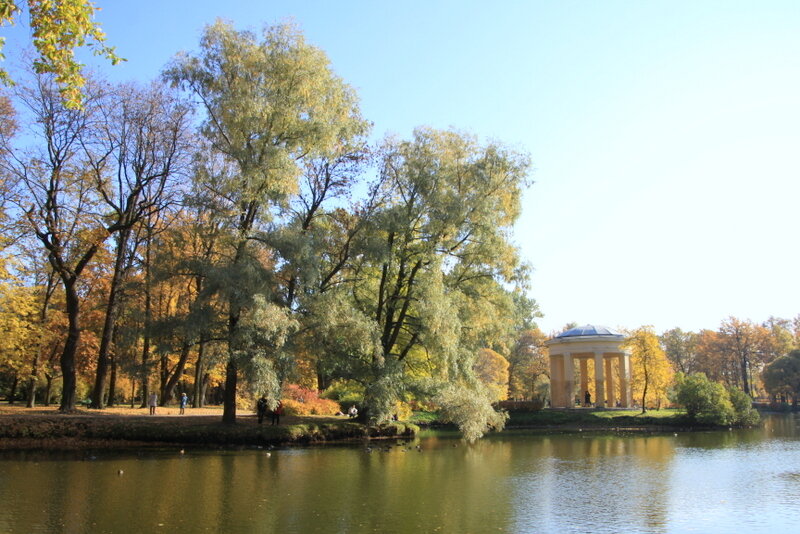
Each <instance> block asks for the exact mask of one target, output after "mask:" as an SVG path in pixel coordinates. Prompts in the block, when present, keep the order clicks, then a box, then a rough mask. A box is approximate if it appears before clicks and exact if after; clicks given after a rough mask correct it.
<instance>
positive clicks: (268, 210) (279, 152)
mask: <svg viewBox="0 0 800 534" xmlns="http://www.w3.org/2000/svg"><path fill="white" fill-rule="evenodd" d="M166 77H167V78H168V79H170V80H172V81H173V82H174V83H175V84H178V85H180V86H182V87H184V88H185V89H187V90H188V91H190V92H191V93H192V94H193V95H194V96H195V97H196V98H198V100H199V101H200V102H201V104H202V106H203V108H204V111H205V113H206V119H205V122H204V124H203V128H202V131H203V134H204V135H205V136H206V138H207V139H208V141H209V143H210V144H211V146H212V148H213V149H214V151H216V152H217V153H218V154H220V155H222V157H224V158H225V159H227V160H228V161H230V163H231V169H230V171H231V172H225V173H220V174H217V175H214V176H212V175H207V176H206V179H205V181H204V186H205V187H206V188H207V189H208V190H209V191H213V192H214V193H215V194H216V198H215V202H217V204H218V206H219V208H220V209H224V210H225V212H226V213H228V214H229V216H230V225H231V228H232V229H233V230H234V238H233V239H232V241H231V242H230V244H229V247H230V254H229V255H228V259H227V266H226V267H227V276H226V277H225V279H226V281H225V282H223V283H221V284H220V285H219V291H220V292H221V293H222V294H223V295H224V300H225V301H226V303H227V307H228V334H227V345H228V363H227V369H226V381H225V403H224V410H223V421H225V422H228V423H233V422H235V420H236V391H237V383H238V377H239V372H240V368H241V367H242V365H247V364H248V363H250V362H252V361H255V360H254V356H255V357H257V358H260V357H263V354H256V353H258V351H255V352H253V351H252V350H250V349H249V348H247V347H246V343H245V342H244V341H245V340H246V339H251V340H252V338H251V336H250V335H249V334H248V332H246V326H247V325H254V323H252V322H251V321H250V319H253V318H255V317H261V318H262V319H265V320H266V319H267V318H268V317H273V318H275V319H276V320H277V319H278V315H280V314H276V311H275V310H274V309H272V308H274V306H275V304H273V301H275V298H274V295H273V288H274V286H273V285H272V284H271V283H270V281H269V277H270V273H271V271H272V269H271V268H270V267H269V265H265V264H264V263H263V262H261V260H260V259H259V252H258V251H257V250H254V247H255V246H256V242H255V241H254V238H256V237H258V235H257V234H258V233H259V232H261V231H265V230H267V228H266V223H268V222H269V220H270V218H271V215H272V211H273V210H274V209H275V208H276V207H277V206H279V205H280V204H282V203H284V202H285V201H286V199H287V196H288V195H289V194H290V193H291V192H292V191H294V190H296V188H297V177H298V174H299V172H300V168H299V166H298V161H300V160H302V159H304V158H307V157H313V156H316V155H323V154H326V153H328V152H330V151H331V150H332V149H334V148H335V147H336V146H337V145H340V144H341V142H342V140H347V139H349V138H351V137H353V136H354V135H358V134H360V133H361V132H363V131H364V129H365V128H366V123H365V121H364V120H363V119H362V118H361V117H360V114H359V111H358V107H357V102H356V97H355V93H354V92H353V90H352V89H351V88H350V87H348V86H347V85H346V84H344V83H343V82H342V80H341V79H339V78H338V77H336V76H335V75H334V74H333V73H332V72H331V70H330V68H329V66H328V59H327V57H326V56H325V54H324V53H323V52H322V51H321V50H319V49H317V48H315V47H312V46H310V45H308V44H307V43H305V41H304V39H303V37H302V35H301V34H300V32H298V31H297V30H296V29H295V28H293V27H291V26H286V25H281V26H274V27H267V28H265V29H264V31H263V32H262V34H261V35H260V36H257V35H255V34H254V33H251V32H240V31H236V30H235V29H234V28H233V27H232V26H231V25H230V24H228V23H225V22H222V21H218V22H216V23H215V24H213V25H211V26H209V27H207V28H206V29H205V31H204V33H203V37H202V39H201V42H200V52H199V54H198V55H196V56H191V55H188V54H183V55H181V56H178V57H177V58H176V59H175V60H174V61H173V63H172V65H171V66H170V67H169V68H168V69H167V71H166ZM220 280H222V279H220ZM248 315H249V316H250V319H248ZM278 322H280V320H278ZM262 326H263V325H262ZM279 337H280V336H279ZM241 360H244V361H241Z"/></svg>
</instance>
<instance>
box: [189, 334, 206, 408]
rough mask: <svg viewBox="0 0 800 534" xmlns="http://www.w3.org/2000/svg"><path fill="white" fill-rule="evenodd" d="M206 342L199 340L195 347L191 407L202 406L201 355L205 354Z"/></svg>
mask: <svg viewBox="0 0 800 534" xmlns="http://www.w3.org/2000/svg"><path fill="white" fill-rule="evenodd" d="M205 349H206V342H205V341H203V340H200V346H199V347H197V362H196V363H195V365H194V391H193V392H192V408H202V407H203V399H202V396H203V384H202V378H203V356H204V355H205Z"/></svg>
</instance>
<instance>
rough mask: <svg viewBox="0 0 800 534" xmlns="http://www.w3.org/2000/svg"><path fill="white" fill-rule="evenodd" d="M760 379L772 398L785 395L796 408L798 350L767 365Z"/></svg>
mask: <svg viewBox="0 0 800 534" xmlns="http://www.w3.org/2000/svg"><path fill="white" fill-rule="evenodd" d="M761 377H762V379H763V381H764V387H765V388H766V390H767V392H768V393H769V394H770V395H771V396H772V397H773V398H777V397H778V396H782V395H786V396H788V397H791V398H792V405H793V406H795V407H797V402H798V397H800V350H793V351H792V352H790V353H789V354H787V355H785V356H781V357H780V358H777V359H775V360H773V361H772V362H770V363H769V364H767V365H766V367H764V371H763V372H762V375H761Z"/></svg>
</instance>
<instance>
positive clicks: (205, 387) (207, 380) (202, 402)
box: [200, 373, 211, 408]
mask: <svg viewBox="0 0 800 534" xmlns="http://www.w3.org/2000/svg"><path fill="white" fill-rule="evenodd" d="M210 382H211V375H210V374H208V373H203V386H202V387H201V388H200V408H202V407H203V406H205V405H206V392H207V391H208V384H209V383H210Z"/></svg>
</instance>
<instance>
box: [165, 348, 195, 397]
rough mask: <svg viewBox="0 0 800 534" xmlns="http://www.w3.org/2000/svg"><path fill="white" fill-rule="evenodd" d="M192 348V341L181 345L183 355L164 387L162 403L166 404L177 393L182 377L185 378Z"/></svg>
mask: <svg viewBox="0 0 800 534" xmlns="http://www.w3.org/2000/svg"><path fill="white" fill-rule="evenodd" d="M191 348H192V345H191V343H189V342H188V341H184V343H183V346H182V347H181V355H180V358H179V359H178V364H177V365H176V366H175V369H174V370H173V372H172V375H171V376H170V377H169V379H167V383H166V386H165V387H164V402H163V403H162V404H166V403H167V401H168V400H169V399H171V398H172V396H173V395H174V394H175V388H176V387H177V385H178V382H179V381H180V379H181V378H183V370H184V369H185V368H186V361H187V360H188V359H189V353H190V351H191Z"/></svg>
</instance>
